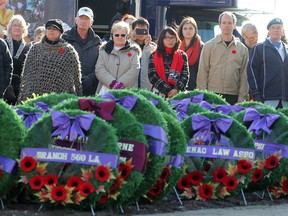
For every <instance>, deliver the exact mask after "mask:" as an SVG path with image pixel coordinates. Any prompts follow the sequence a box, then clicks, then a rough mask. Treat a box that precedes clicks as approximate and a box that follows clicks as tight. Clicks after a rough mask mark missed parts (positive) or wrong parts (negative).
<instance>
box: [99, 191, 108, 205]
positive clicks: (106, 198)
mask: <svg viewBox="0 0 288 216" xmlns="http://www.w3.org/2000/svg"><path fill="white" fill-rule="evenodd" d="M108 198H109V197H108V193H106V194H105V195H104V196H103V197H101V198H100V199H99V200H98V203H99V204H104V203H107V202H108Z"/></svg>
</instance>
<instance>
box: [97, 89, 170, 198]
mask: <svg viewBox="0 0 288 216" xmlns="http://www.w3.org/2000/svg"><path fill="white" fill-rule="evenodd" d="M109 93H110V94H112V95H113V96H114V97H116V98H122V97H125V96H137V98H138V100H137V102H136V104H135V106H134V107H133V109H132V110H131V113H132V114H133V115H134V116H135V117H136V119H137V121H138V122H139V123H141V124H143V125H144V124H149V125H155V126H160V127H161V128H163V129H164V131H165V132H166V134H168V128H167V122H166V121H165V119H164V118H163V116H162V115H160V114H159V112H160V111H158V110H157V108H155V107H154V106H153V105H152V104H151V102H150V101H148V100H146V98H145V97H143V96H142V95H140V94H136V93H134V92H132V91H131V90H110V91H109ZM99 97H100V96H99ZM169 141H170V138H169V136H168V143H169ZM169 151H170V149H169V145H167V146H166V152H169ZM148 155H149V157H148V160H149V162H148V165H147V168H146V171H145V174H144V180H143V181H142V182H141V184H140V186H139V187H138V189H137V190H136V192H135V193H134V194H133V195H132V197H131V198H130V201H135V200H136V201H137V200H139V198H141V196H144V195H145V194H146V193H147V192H148V191H149V189H150V187H151V186H152V185H153V184H154V183H155V181H156V180H157V178H158V176H159V174H160V173H161V171H162V169H163V167H164V163H165V157H162V156H160V155H156V154H151V153H149V154H148Z"/></svg>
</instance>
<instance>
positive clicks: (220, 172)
mask: <svg viewBox="0 0 288 216" xmlns="http://www.w3.org/2000/svg"><path fill="white" fill-rule="evenodd" d="M212 175H213V179H214V181H215V182H223V179H225V178H226V176H227V172H226V170H225V169H222V168H218V169H215V170H214V172H213V174H212Z"/></svg>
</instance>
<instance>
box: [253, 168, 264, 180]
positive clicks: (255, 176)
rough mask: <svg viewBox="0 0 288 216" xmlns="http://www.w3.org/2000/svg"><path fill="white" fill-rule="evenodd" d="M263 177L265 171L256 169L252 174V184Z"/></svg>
mask: <svg viewBox="0 0 288 216" xmlns="http://www.w3.org/2000/svg"><path fill="white" fill-rule="evenodd" d="M262 177H263V170H261V169H255V170H254V171H253V173H252V182H253V183H256V182H258V181H259V180H260V179H261V178H262Z"/></svg>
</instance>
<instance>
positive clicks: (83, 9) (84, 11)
mask: <svg viewBox="0 0 288 216" xmlns="http://www.w3.org/2000/svg"><path fill="white" fill-rule="evenodd" d="M79 16H87V17H89V18H90V19H93V17H94V14H93V11H92V10H91V9H90V8H88V7H81V8H80V9H79V10H78V12H77V17H79Z"/></svg>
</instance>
